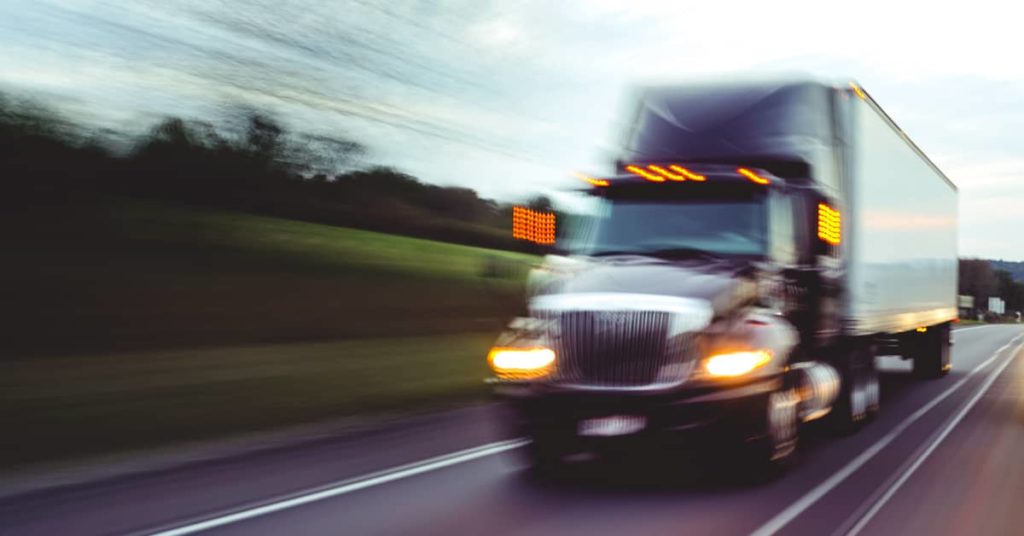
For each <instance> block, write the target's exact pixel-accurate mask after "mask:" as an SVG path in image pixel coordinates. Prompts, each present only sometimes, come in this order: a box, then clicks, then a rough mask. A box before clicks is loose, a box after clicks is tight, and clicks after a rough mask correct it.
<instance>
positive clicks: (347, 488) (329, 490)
mask: <svg viewBox="0 0 1024 536" xmlns="http://www.w3.org/2000/svg"><path fill="white" fill-rule="evenodd" d="M526 443H527V441H526V440H525V439H511V440H508V441H499V442H496V443H488V444H486V445H481V446H479V447H476V448H471V449H467V450H461V451H458V452H453V453H451V454H446V455H443V456H438V457H436V458H430V459H427V460H423V461H419V462H415V463H410V464H407V465H401V466H398V467H393V468H391V469H386V470H384V471H379V472H376V473H370V474H368V475H364V476H361V477H356V478H352V479H348V480H344V481H341V482H338V483H335V484H331V485H329V486H327V487H325V488H319V489H317V490H315V491H306V492H302V494H300V495H297V496H291V497H289V498H282V499H278V500H274V501H272V502H269V503H267V504H263V505H261V506H256V507H252V508H247V509H244V510H239V511H236V512H232V513H230V514H225V515H220V516H218V517H214V518H210V519H206V520H203V521H198V522H194V523H190V524H188V525H183V526H180V527H176V528H172V529H167V530H161V531H159V532H152V533H150V534H152V535H153V536H182V535H185V534H195V533H197V532H202V531H205V530H210V529H212V528H216V527H222V526H224V525H229V524H232V523H237V522H239V521H245V520H247V519H252V518H254V517H259V516H264V515H267V514H271V513H274V512H280V511H281V510H287V509H289V508H295V507H297V506H302V505H304V504H309V503H312V502H316V501H322V500H324V499H329V498H331V497H337V496H339V495H344V494H346V493H351V492H353V491H359V490H361V489H366V488H370V487H373V486H379V485H381V484H386V483H388V482H394V481H395V480H401V479H403V478H409V477H411V476H416V475H420V474H423V473H428V472H430V471H436V470H438V469H443V468H445V467H450V466H452V465H458V464H460V463H465V462H468V461H471V460H476V459H479V458H484V457H486V456H493V455H495V454H499V453H502V452H505V451H509V450H512V449H516V448H519V447H521V446H523V445H525V444H526Z"/></svg>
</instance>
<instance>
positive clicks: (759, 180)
mask: <svg viewBox="0 0 1024 536" xmlns="http://www.w3.org/2000/svg"><path fill="white" fill-rule="evenodd" d="M736 173H739V174H740V175H743V176H744V177H746V178H748V179H750V181H751V182H756V183H757V184H771V183H772V181H771V180H769V179H766V178H764V177H762V176H760V175H758V174H757V173H754V172H753V171H750V170H749V169H747V168H742V167H741V168H736Z"/></svg>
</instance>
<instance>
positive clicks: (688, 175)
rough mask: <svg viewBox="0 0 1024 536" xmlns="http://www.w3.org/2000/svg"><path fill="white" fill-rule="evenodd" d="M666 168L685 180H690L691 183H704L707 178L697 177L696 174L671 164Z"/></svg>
mask: <svg viewBox="0 0 1024 536" xmlns="http://www.w3.org/2000/svg"><path fill="white" fill-rule="evenodd" d="M668 168H669V169H671V170H672V171H675V172H676V173H679V174H680V175H682V176H684V177H686V178H687V179H690V180H691V181H697V182H704V181H706V180H708V178H707V177H705V176H704V175H699V174H697V173H694V172H692V171H690V170H688V169H686V168H684V167H683V166H679V165H676V164H672V165H671V166H669V167H668Z"/></svg>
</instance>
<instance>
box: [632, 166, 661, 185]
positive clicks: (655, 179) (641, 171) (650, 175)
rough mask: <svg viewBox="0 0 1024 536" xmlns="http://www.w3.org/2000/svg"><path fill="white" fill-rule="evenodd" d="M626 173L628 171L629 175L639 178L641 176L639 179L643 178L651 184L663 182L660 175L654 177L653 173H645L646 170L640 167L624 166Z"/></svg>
mask: <svg viewBox="0 0 1024 536" xmlns="http://www.w3.org/2000/svg"><path fill="white" fill-rule="evenodd" d="M626 171H628V172H630V173H632V174H634V175H639V176H641V177H643V178H645V179H647V180H649V181H651V182H665V177H662V176H661V175H656V174H654V173H651V172H650V171H647V170H646V169H644V168H642V167H637V166H626Z"/></svg>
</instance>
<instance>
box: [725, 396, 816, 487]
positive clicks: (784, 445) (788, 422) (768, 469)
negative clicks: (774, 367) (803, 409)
mask: <svg viewBox="0 0 1024 536" xmlns="http://www.w3.org/2000/svg"><path fill="white" fill-rule="evenodd" d="M798 403H799V396H798V395H797V392H796V390H795V389H792V388H789V389H783V390H780V391H776V392H774V393H771V394H769V395H768V397H767V399H766V401H765V434H764V437H762V438H760V439H758V440H757V441H754V442H752V443H748V444H745V445H743V446H742V447H741V448H740V452H738V453H736V454H735V457H734V458H733V457H730V458H732V459H736V460H740V461H739V463H736V464H733V467H732V468H733V470H736V471H738V474H737V475H736V476H738V477H740V479H741V480H744V481H747V482H754V483H757V482H767V481H770V480H773V479H775V478H776V477H778V476H779V475H781V474H782V473H783V472H785V470H786V469H787V468H788V467H789V466H790V464H791V462H792V460H793V458H794V455H795V453H796V448H797V440H798V438H799V427H800V421H799V416H798V414H797V404H798Z"/></svg>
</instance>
